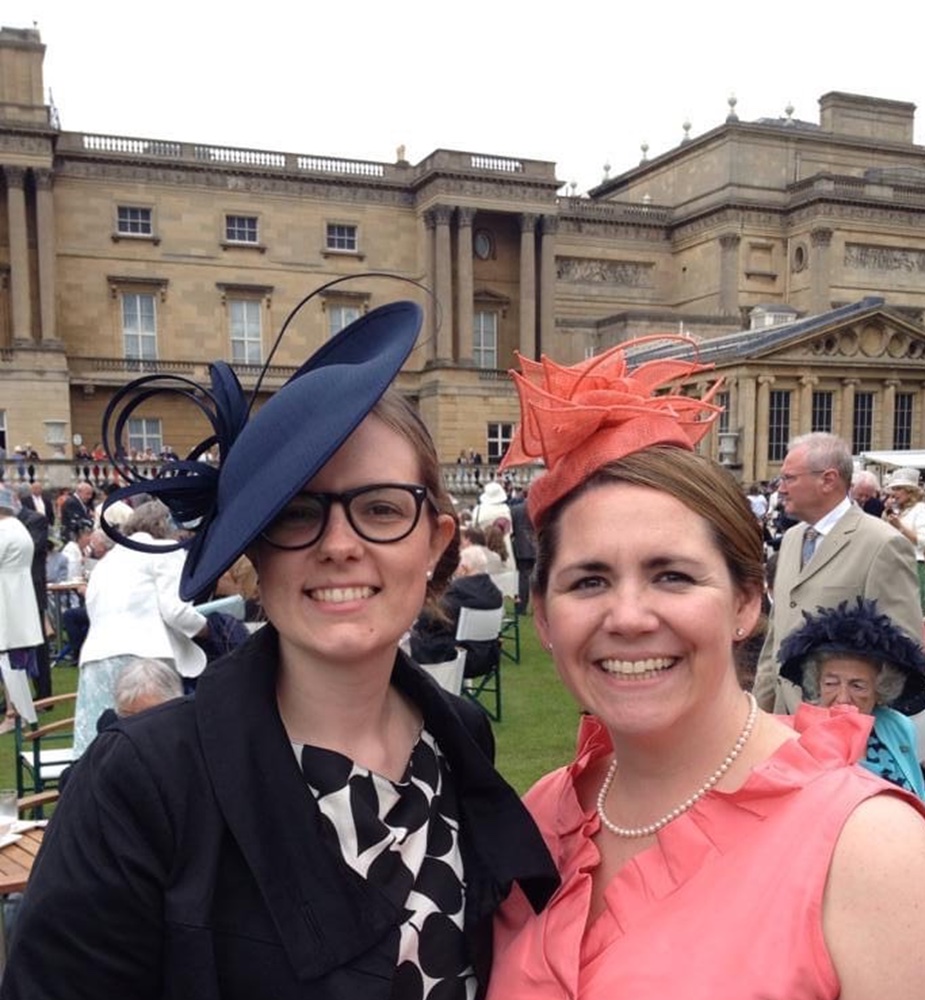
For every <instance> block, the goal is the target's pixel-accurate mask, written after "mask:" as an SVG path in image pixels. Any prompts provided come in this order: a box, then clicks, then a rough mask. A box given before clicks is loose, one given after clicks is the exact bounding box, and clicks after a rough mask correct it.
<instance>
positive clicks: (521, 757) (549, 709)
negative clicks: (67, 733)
mask: <svg viewBox="0 0 925 1000" xmlns="http://www.w3.org/2000/svg"><path fill="white" fill-rule="evenodd" d="M520 643H521V658H520V663H512V662H511V661H510V660H508V659H504V660H503V661H502V667H501V677H502V684H501V687H502V716H501V722H495V723H493V726H494V731H495V739H496V742H497V765H498V769H499V770H500V771H501V773H502V774H503V775H504V776H505V777H506V778H507V780H508V781H509V782H510V783H511V784H512V785H513V786H514V787H515V788H516V789H517V790H518V791H520V792H524V791H526V790H527V788H529V787H530V785H532V784H533V782H534V781H536V779H537V778H539V777H540V776H541V775H543V774H545V773H546V772H547V771H550V770H552V769H553V768H554V767H558V766H559V765H560V764H564V763H565V762H566V761H569V760H571V758H572V751H573V749H574V746H575V734H576V731H577V727H578V712H577V710H576V708H575V705H574V703H573V702H572V699H571V696H570V695H569V694H568V693H567V692H566V691H565V689H564V688H563V687H562V685H561V684H560V683H559V679H558V677H557V676H556V671H555V669H554V667H553V665H552V661H551V660H550V658H549V656H548V654H547V653H546V652H545V650H544V649H543V648H542V646H541V645H540V643H539V639H538V638H537V636H536V632H535V631H534V628H533V619H532V618H530V617H525V618H521V620H520ZM52 683H53V686H54V693H55V694H64V693H65V692H67V691H73V690H74V689H75V688H76V686H77V670H76V668H75V667H72V666H59V667H55V669H54V670H53V671H52ZM72 711H73V704H71V705H68V706H65V707H62V708H56V709H55V711H54V712H53V713H50V714H49V715H44V716H42V722H43V723H44V722H50V721H52V720H53V719H55V718H58V717H59V716H61V717H63V716H65V715H68V714H70V713H71V712H72ZM13 742H14V737H13V734H12V733H5V734H3V735H0V787H2V788H14V787H15V785H16V776H15V771H14V759H13Z"/></svg>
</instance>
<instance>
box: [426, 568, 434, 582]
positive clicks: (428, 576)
mask: <svg viewBox="0 0 925 1000" xmlns="http://www.w3.org/2000/svg"><path fill="white" fill-rule="evenodd" d="M426 576H427V579H428V580H433V578H434V571H433V570H432V569H429V570H428V571H427V573H426Z"/></svg>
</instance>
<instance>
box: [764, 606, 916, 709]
mask: <svg viewBox="0 0 925 1000" xmlns="http://www.w3.org/2000/svg"><path fill="white" fill-rule="evenodd" d="M803 617H804V619H805V623H804V624H803V625H802V626H801V627H800V628H798V629H795V630H794V631H793V632H791V633H790V635H788V636H787V637H786V638H785V639H784V641H783V642H782V643H781V645H780V651H779V652H778V654H777V658H778V660H780V663H781V668H780V672H781V676H782V677H786V678H787V680H789V681H793V682H794V684H800V685H802V683H803V664H804V661H805V660H806V658H807V657H808V656H812V655H814V654H817V653H844V654H846V655H848V656H858V657H862V658H863V659H867V660H871V661H873V662H875V663H889V664H890V666H892V667H895V668H896V669H897V670H899V671H900V672H901V673H903V674H905V676H906V683H905V686H904V687H903V691H902V694H901V695H900V696H899V698H898V699H897V700H896V701H895V702H894V703H893V704H892V706H891V707H892V708H895V709H896V710H897V711H899V712H903V713H904V714H905V715H916V714H918V713H919V712H921V711H922V709H925V653H923V651H922V647H921V645H920V644H919V643H918V642H916V641H915V640H914V639H913V638H911V637H910V636H908V635H906V633H905V632H904V631H903V630H902V629H901V628H900V627H899V626H898V625H896V624H895V623H894V622H893V619H892V618H890V617H889V615H885V614H882V613H880V612H878V610H877V602H876V601H872V600H865V599H864V598H863V597H858V598H857V600H856V601H855V602H854V603H852V604H849V602H848V601H842V602H841V604H839V605H838V607H837V608H822V607H820V608H817V609H816V614H814V615H811V614H810V613H809V612H808V611H804V612H803Z"/></svg>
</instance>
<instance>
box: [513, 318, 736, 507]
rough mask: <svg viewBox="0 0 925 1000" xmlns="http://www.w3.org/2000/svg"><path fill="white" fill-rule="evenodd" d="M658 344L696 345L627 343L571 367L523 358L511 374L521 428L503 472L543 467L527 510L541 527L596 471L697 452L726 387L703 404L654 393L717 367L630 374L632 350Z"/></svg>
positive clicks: (652, 365)
mask: <svg viewBox="0 0 925 1000" xmlns="http://www.w3.org/2000/svg"><path fill="white" fill-rule="evenodd" d="M653 341H661V342H664V341H677V342H679V343H681V344H683V345H684V346H685V347H691V346H692V347H693V348H694V350H695V351H696V344H695V342H694V341H693V340H691V339H690V338H689V337H673V336H663V335H655V336H652V337H641V338H639V339H637V340H631V341H628V342H627V343H625V344H620V345H618V346H617V347H614V348H611V349H610V350H609V351H605V352H604V353H603V354H599V355H597V356H595V357H593V358H589V359H588V360H586V361H582V362H580V363H579V364H576V365H571V366H569V367H566V366H563V365H558V364H556V363H555V362H553V361H550V360H549V359H548V358H546V357H543V358H541V360H540V361H532V360H530V359H529V358H525V357H523V356H522V355H519V354H518V356H517V357H518V361H519V362H520V367H521V371H520V372H511V374H512V375H513V377H514V381H515V383H516V385H517V391H518V393H519V395H520V410H521V424H520V426H519V427H518V428H517V431H516V433H515V434H514V439H513V441H512V442H511V445H510V447H509V448H508V451H507V454H506V455H505V456H504V461H503V462H502V463H501V468H502V469H504V468H507V467H509V466H512V465H525V464H529V463H532V462H536V461H538V460H542V461H543V462H544V463H545V464H546V467H547V469H548V472H547V473H546V475H544V476H542V478H539V479H536V480H535V481H534V483H533V484H532V486H531V487H530V492H529V494H528V497H527V508H528V510H529V513H530V519H531V520H532V522H533V523H534V524H535V525H539V524H540V523H541V522H542V520H543V516H544V515H545V513H546V512H547V511H548V510H549V508H550V507H551V506H552V505H553V504H554V503H555V502H556V501H557V500H559V499H560V498H561V497H563V496H565V495H566V494H567V493H569V492H571V490H573V489H574V488H575V487H576V486H578V485H579V484H580V483H582V482H583V481H584V480H585V479H587V478H588V476H590V475H591V474H592V473H593V472H595V471H596V470H597V469H599V468H600V467H601V466H602V465H606V464H607V463H608V462H613V461H616V460H617V459H619V458H623V457H624V456H625V455H629V454H632V453H633V452H635V451H641V450H642V449H643V448H648V447H650V446H651V445H666V444H667V445H674V446H676V447H678V448H684V449H685V450H687V451H693V449H694V445H695V444H696V443H697V442H698V441H699V440H700V439H701V438H702V437H703V436H704V434H706V433H707V431H708V430H709V429H710V424H711V423H712V422H713V420H715V419H716V417H717V416H718V415H719V414H720V412H722V407H720V406H717V405H715V404H714V403H713V398H714V396H715V395H716V392H717V391H718V389H719V387H720V385H721V384H722V380H719V381H717V382H715V383H714V384H713V385H712V386H711V387H710V389H709V391H708V392H707V394H706V395H705V396H704V397H703V398H702V399H697V398H695V397H692V396H682V395H677V394H670V393H665V394H656V390H657V389H659V388H661V387H663V386H667V385H669V384H670V383H673V382H677V381H678V380H680V379H684V378H687V377H688V376H690V375H694V374H697V373H698V372H703V371H709V370H711V369H712V367H713V366H712V365H704V364H700V363H698V362H696V361H684V360H679V359H664V360H657V361H648V362H644V363H643V364H640V365H638V366H637V367H636V368H634V369H632V370H631V369H630V367H629V364H628V362H627V359H626V353H627V350H628V349H632V348H635V347H639V346H640V345H642V344H647V343H652V342H653Z"/></svg>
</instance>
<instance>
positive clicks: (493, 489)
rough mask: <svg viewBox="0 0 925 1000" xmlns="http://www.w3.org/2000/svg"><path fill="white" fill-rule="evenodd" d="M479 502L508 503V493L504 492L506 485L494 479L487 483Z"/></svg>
mask: <svg viewBox="0 0 925 1000" xmlns="http://www.w3.org/2000/svg"><path fill="white" fill-rule="evenodd" d="M479 503H507V493H505V492H504V487H503V486H502V485H501V483H499V482H496V481H495V480H494V479H493V480H492V481H491V482H490V483H487V484H486V485H485V489H484V490H482V495H481V496H480V497H479Z"/></svg>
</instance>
